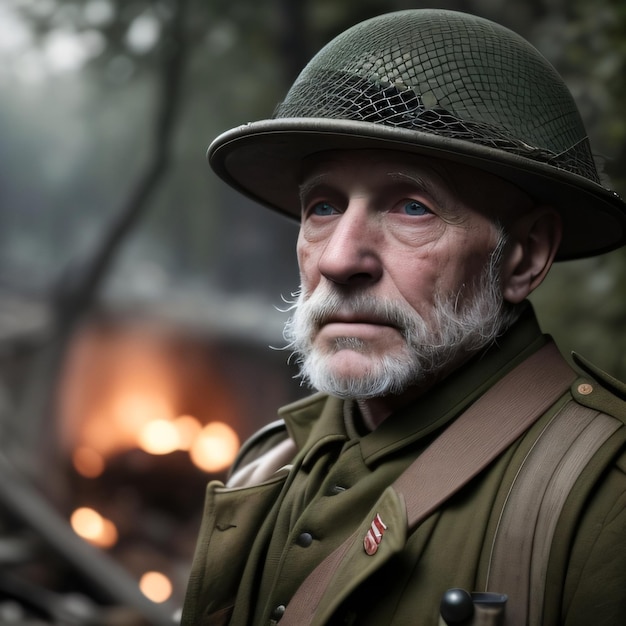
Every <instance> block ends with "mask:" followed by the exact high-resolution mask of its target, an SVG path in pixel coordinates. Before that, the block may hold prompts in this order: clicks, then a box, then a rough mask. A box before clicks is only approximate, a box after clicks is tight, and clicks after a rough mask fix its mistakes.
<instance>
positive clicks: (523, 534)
mask: <svg viewBox="0 0 626 626" xmlns="http://www.w3.org/2000/svg"><path fill="white" fill-rule="evenodd" d="M620 426H621V423H620V422H619V421H618V420H616V419H614V418H612V417H609V416H608V415H605V414H603V413H599V412H598V411H594V410H593V409H589V408H587V407H585V406H581V405H579V404H576V403H575V402H573V401H571V402H568V403H567V404H566V405H565V406H564V407H563V409H562V410H561V411H560V412H559V413H558V414H556V415H555V416H554V418H553V419H552V420H551V422H550V423H549V424H548V425H547V426H546V428H545V429H544V430H543V431H542V433H541V434H540V435H539V437H538V438H537V440H536V441H535V443H534V444H533V447H532V448H531V449H530V450H529V452H528V454H527V455H526V457H525V458H524V461H523V462H522V464H521V466H520V469H519V471H518V474H517V476H516V477H515V481H514V482H513V484H512V486H511V488H510V490H509V493H508V494H507V499H506V502H505V505H504V507H503V509H502V514H501V517H500V520H499V521H498V528H497V530H496V533H495V536H494V540H493V545H492V551H491V556H490V566H489V572H488V574H487V581H486V587H485V588H486V589H491V588H493V590H494V591H496V590H497V591H498V592H499V593H505V594H507V595H508V596H509V601H508V603H507V610H506V623H507V624H511V625H516V626H518V625H520V624H540V623H541V619H542V612H543V597H544V588H545V580H546V573H547V566H548V557H549V555H550V546H551V544H552V538H553V537H554V533H555V531H556V525H557V521H558V518H559V516H560V514H561V511H562V510H563V506H564V504H565V500H566V499H567V496H568V495H569V493H570V491H571V489H572V487H573V485H574V483H575V482H576V480H577V478H578V477H579V476H580V473H581V471H582V470H583V469H584V467H585V466H586V465H587V464H588V463H589V461H590V459H591V458H592V457H593V455H594V454H595V453H596V452H597V450H598V449H599V448H600V446H602V445H603V444H604V443H605V442H606V441H607V439H608V438H609V437H610V436H611V435H612V434H613V433H614V432H615V431H616V430H617V429H618V428H619V427H620ZM513 563H514V564H515V566H514V567H512V566H511V564H513Z"/></svg>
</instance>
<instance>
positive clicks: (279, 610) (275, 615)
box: [270, 604, 287, 622]
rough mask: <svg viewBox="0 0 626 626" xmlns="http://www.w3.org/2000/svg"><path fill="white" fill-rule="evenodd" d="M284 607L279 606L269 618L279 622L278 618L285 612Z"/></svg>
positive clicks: (282, 605)
mask: <svg viewBox="0 0 626 626" xmlns="http://www.w3.org/2000/svg"><path fill="white" fill-rule="evenodd" d="M286 610H287V609H286V607H285V605H284V604H279V605H278V606H277V607H276V608H275V609H274V610H273V611H272V614H271V615H270V618H271V619H273V620H274V621H275V622H278V621H280V618H281V617H282V616H283V615H284V614H285V611H286Z"/></svg>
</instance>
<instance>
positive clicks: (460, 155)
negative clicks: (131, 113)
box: [207, 118, 626, 261]
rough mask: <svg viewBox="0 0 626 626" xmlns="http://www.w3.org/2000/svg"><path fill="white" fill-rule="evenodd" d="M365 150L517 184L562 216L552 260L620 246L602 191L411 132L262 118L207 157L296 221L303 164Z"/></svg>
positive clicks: (615, 213)
mask: <svg viewBox="0 0 626 626" xmlns="http://www.w3.org/2000/svg"><path fill="white" fill-rule="evenodd" d="M364 149H378V150H395V151H401V152H407V153H411V154H416V155H422V156H431V157H436V158H439V159H445V160H447V161H451V162H454V163H460V164H463V165H468V166H471V167H475V168H478V169H480V170H483V171H485V172H488V173H490V174H494V175H496V176H499V177H501V178H502V179H504V180H507V181H509V182H511V183H513V184H515V185H517V186H518V187H519V188H520V189H523V190H524V191H525V192H526V193H527V194H529V195H530V196H531V197H532V198H533V199H534V200H535V202H538V203H541V204H547V205H550V206H552V207H554V208H555V209H556V210H557V211H559V213H560V215H561V216H562V220H563V239H562V242H561V246H560V248H559V251H558V253H557V257H556V260H560V261H563V260H570V259H577V258H582V257H588V256H594V255H597V254H602V253H605V252H609V251H611V250H614V249H616V248H618V247H620V246H622V245H624V243H625V242H626V205H625V204H624V203H623V201H622V200H621V199H620V197H619V196H618V195H617V194H616V193H614V192H612V191H610V190H608V189H605V188H604V187H603V186H601V185H599V184H597V183H594V182H593V181H590V180H588V179H586V178H584V177H582V176H578V175H576V174H573V173H571V172H568V171H565V170H562V169H559V168H556V167H554V166H552V165H549V164H545V163H540V162H537V161H534V160H531V159H528V158H526V157H522V156H517V155H514V154H510V153H508V152H504V151H502V150H498V149H495V148H491V147H487V146H481V145H477V144H475V143H470V142H468V141H464V140H460V139H453V138H448V137H440V136H436V135H432V134H429V133H424V132H420V131H416V130H407V129H403V128H395V127H389V126H382V125H379V124H372V123H368V122H360V121H351V120H336V119H325V118H281V119H275V120H263V121H259V122H252V123H250V124H246V125H243V126H239V127H237V128H234V129H232V130H229V131H227V132H225V133H223V134H221V135H220V136H219V137H217V138H216V139H215V140H214V141H213V143H212V144H211V145H210V146H209V149H208V153H207V158H208V160H209V163H210V164H211V167H212V168H213V170H214V171H215V173H216V174H217V175H218V176H219V177H220V178H221V179H223V180H224V181H225V182H226V183H228V184H229V185H230V186H232V187H234V188H235V189H237V190H238V191H240V192H241V193H243V194H245V195H246V196H248V197H250V198H251V199H253V200H255V201H257V202H259V203H260V204H263V205H265V206H267V207H269V208H271V209H274V210H276V211H279V212H280V213H282V214H284V215H287V216H288V217H291V218H294V219H296V220H299V219H300V198H299V186H300V183H301V164H302V161H303V159H304V158H306V157H307V156H311V155H313V154H316V153H320V152H325V151H329V150H364Z"/></svg>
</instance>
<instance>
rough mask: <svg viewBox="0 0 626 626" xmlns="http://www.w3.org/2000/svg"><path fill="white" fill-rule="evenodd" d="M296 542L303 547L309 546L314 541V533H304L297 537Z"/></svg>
mask: <svg viewBox="0 0 626 626" xmlns="http://www.w3.org/2000/svg"><path fill="white" fill-rule="evenodd" d="M296 543H297V544H298V545H299V546H300V547H301V548H308V547H309V546H310V545H311V544H312V543H313V535H312V534H311V533H302V534H301V535H300V536H299V537H298V538H297V539H296Z"/></svg>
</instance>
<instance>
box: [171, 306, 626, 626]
mask: <svg viewBox="0 0 626 626" xmlns="http://www.w3.org/2000/svg"><path fill="white" fill-rule="evenodd" d="M547 341H549V338H547V337H545V336H543V335H542V334H541V333H540V331H539V328H538V326H537V323H536V320H535V318H534V315H533V313H532V311H531V310H530V309H529V310H528V311H527V312H526V314H525V315H524V316H523V317H522V319H521V320H520V321H519V322H518V323H517V324H515V325H514V327H513V328H512V329H511V330H509V331H508V332H507V334H506V335H505V336H504V337H503V338H502V339H501V340H500V341H499V342H498V345H497V346H496V347H494V348H491V349H489V350H488V351H487V352H486V353H485V354H482V355H479V356H478V357H476V358H474V359H473V360H472V362H471V363H469V364H468V365H466V366H464V367H462V368H460V369H459V370H458V371H457V372H455V373H454V374H452V375H451V376H449V377H448V378H446V379H445V380H444V381H442V382H441V383H439V384H438V385H437V387H436V388H434V389H433V390H432V391H430V392H428V393H427V394H425V395H424V396H422V397H421V398H420V399H419V400H418V401H417V402H416V403H414V404H413V405H411V406H409V407H407V408H405V409H403V410H401V411H399V412H398V413H397V414H395V415H393V416H391V417H389V418H388V419H387V420H386V421H385V422H383V423H382V424H381V425H380V426H379V427H378V428H377V429H376V430H374V431H372V432H367V431H366V430H365V429H364V428H363V426H362V422H361V420H360V419H359V417H358V414H357V412H356V411H355V409H354V407H353V406H352V405H351V403H350V402H348V401H341V400H339V399H337V398H332V397H327V396H324V395H321V394H318V395H314V396H312V397H310V398H307V399H305V400H302V401H299V402H296V403H294V404H293V405H290V406H288V407H286V408H284V409H282V410H281V417H282V418H283V419H284V421H285V423H286V428H287V431H288V433H289V436H290V438H286V433H285V430H284V428H281V427H279V428H273V429H269V430H268V431H266V432H265V433H262V434H260V435H259V436H257V437H255V438H253V440H252V442H251V443H249V444H248V445H247V446H244V450H243V452H242V455H241V457H242V458H241V460H240V462H239V463H238V467H239V468H240V469H239V472H238V473H235V475H234V476H233V479H232V485H227V486H224V485H223V484H222V483H220V482H216V481H214V482H211V483H210V484H209V485H208V488H207V498H206V505H205V513H204V518H203V523H202V528H201V531H200V537H199V541H198V545H197V550H196V555H195V558H194V563H193V567H192V573H191V576H190V580H189V586H188V591H187V597H186V601H185V606H184V610H183V620H182V623H183V624H185V625H209V624H211V625H218V624H233V625H235V626H248V625H255V626H256V625H257V624H258V625H260V624H276V623H278V622H279V621H280V618H281V616H282V614H283V612H284V607H285V606H286V605H288V603H289V601H290V599H291V598H292V596H293V594H294V593H295V591H296V589H297V588H298V586H299V585H300V584H301V583H302V582H303V580H304V579H305V578H306V576H307V575H308V574H309V573H310V571H311V570H312V569H313V568H314V567H315V566H316V565H317V564H318V563H319V562H320V561H322V560H323V559H324V557H325V556H327V555H328V554H329V553H330V552H332V551H333V550H334V549H335V548H336V547H337V546H339V545H340V544H341V543H342V542H343V541H344V539H346V538H347V537H348V536H350V535H351V534H352V533H353V532H354V531H355V530H356V529H357V528H359V527H364V528H366V527H367V526H368V525H369V523H370V522H371V521H372V514H373V513H379V514H380V516H381V518H382V519H383V520H384V522H385V524H386V525H387V527H388V529H389V530H388V531H387V533H386V534H385V537H384V541H385V542H387V543H386V546H387V548H389V547H391V548H392V549H387V550H385V551H382V552H384V554H380V555H378V554H377V555H374V556H373V557H369V556H367V555H366V554H365V553H364V552H362V553H360V554H358V555H353V556H352V557H350V558H346V559H345V560H344V561H343V562H342V565H341V570H340V571H339V574H338V576H337V578H336V579H335V580H336V581H338V582H337V583H336V584H334V585H333V587H332V588H331V589H330V590H328V592H327V594H326V595H325V596H324V599H323V601H322V603H321V604H320V606H319V609H318V614H317V615H316V619H315V623H316V624H356V625H359V626H384V625H386V624H393V625H405V624H406V625H415V626H437V625H438V624H439V623H440V621H439V620H440V615H439V603H440V600H441V597H442V595H443V594H444V592H445V591H446V590H447V589H449V588H454V587H460V588H463V589H467V590H469V591H484V590H485V588H486V586H487V583H486V581H487V578H488V568H489V558H490V551H491V546H492V541H493V536H494V532H495V529H496V526H497V524H498V518H499V516H500V513H501V511H502V509H503V506H504V503H505V501H506V498H507V493H508V491H509V487H510V486H511V484H512V482H513V481H514V479H515V476H516V474H517V473H518V471H519V468H520V464H521V463H522V460H523V459H524V458H525V456H526V455H527V453H528V451H529V450H530V449H531V448H532V446H533V443H534V441H535V440H536V438H537V435H538V433H539V432H541V430H542V429H543V428H544V427H545V425H546V423H547V422H548V421H549V420H550V419H551V418H552V417H553V416H554V415H555V413H556V412H557V411H558V410H559V408H560V407H562V406H563V404H564V403H565V402H568V401H571V400H572V398H573V399H574V401H575V402H577V403H583V404H587V405H589V406H594V408H596V409H599V410H601V411H603V412H604V413H607V414H609V415H611V416H615V417H617V418H618V419H619V420H620V422H622V423H623V422H625V421H626V389H625V388H624V386H623V385H621V384H620V383H618V382H617V381H614V380H612V379H610V378H609V377H607V376H606V375H602V374H601V373H599V372H597V371H596V370H595V369H593V368H590V366H587V365H584V366H583V369H584V370H585V371H583V372H582V373H581V374H579V378H578V379H577V380H576V381H575V382H574V384H573V385H572V387H571V389H570V390H569V391H568V392H567V393H565V394H564V396H563V397H562V398H561V399H560V400H558V401H557V402H556V403H555V405H554V406H553V407H551V408H550V409H549V410H548V411H547V412H546V413H545V414H544V415H543V416H541V417H540V418H539V420H538V421H537V422H536V423H535V424H534V425H533V426H532V427H531V428H530V429H529V430H528V431H527V433H526V434H525V435H523V436H522V437H521V438H519V439H518V440H517V441H516V442H515V443H514V444H513V445H511V446H510V447H509V448H508V449H507V450H506V451H505V452H504V453H502V454H501V455H500V456H499V457H498V458H497V459H496V461H495V462H493V463H492V464H491V465H489V466H488V467H487V468H486V469H485V470H483V471H482V472H481V473H480V474H479V475H478V476H477V477H476V478H474V479H473V480H472V481H470V482H469V483H468V484H467V485H466V486H465V487H463V488H462V489H461V491H460V492H458V493H457V494H456V495H454V496H453V497H451V498H450V499H449V500H448V501H447V502H446V503H445V504H444V505H443V506H442V507H440V508H439V510H437V511H435V512H434V513H433V514H431V515H430V516H429V517H427V518H426V519H425V520H424V521H423V522H422V523H421V524H419V526H418V527H417V529H416V530H415V531H414V532H412V533H408V532H407V528H406V524H407V522H406V513H405V511H404V509H403V507H402V501H401V499H398V498H394V494H393V490H389V489H387V487H388V486H389V485H390V484H391V483H392V482H393V481H394V480H395V479H396V478H397V477H398V475H399V474H400V473H401V472H402V471H404V470H405V469H406V467H407V466H408V465H409V464H410V463H411V462H412V461H413V460H414V459H415V458H416V457H417V456H418V455H419V453H420V451H421V450H423V449H424V448H425V447H427V446H428V444H429V442H430V441H432V439H433V437H434V436H436V434H438V433H439V432H440V431H441V430H443V429H444V428H445V425H446V424H448V423H450V422H451V421H452V420H454V418H455V417H457V416H458V415H459V414H460V413H461V412H462V411H463V410H464V409H465V408H467V406H468V405H470V404H471V403H472V402H473V401H474V400H475V399H476V398H478V397H479V396H481V395H482V394H483V393H484V392H485V391H486V390H487V389H488V388H490V387H491V386H492V385H493V384H494V383H495V382H496V381H497V380H498V379H500V378H501V377H502V376H503V375H504V374H506V373H507V372H508V371H510V370H511V369H512V368H513V367H515V366H516V365H517V364H519V363H520V362H522V361H523V360H524V359H526V358H527V357H528V356H529V355H530V354H532V353H534V352H535V351H536V350H537V349H539V348H540V347H541V346H542V345H544V344H545V343H546V342H547ZM592 369H593V371H592ZM581 384H583V387H581ZM584 385H587V386H586V387H585V386H584ZM579 389H585V393H584V394H581V393H579V391H578V390H579ZM589 389H592V390H593V391H592V392H591V393H589ZM528 393H529V394H532V393H533V390H532V389H528ZM625 430H626V428H624V427H620V428H618V429H617V431H616V433H615V434H614V435H613V436H612V437H610V438H609V441H608V442H607V444H606V445H604V446H603V447H602V448H601V450H600V451H599V453H597V454H596V455H595V456H594V458H593V460H592V462H590V463H589V464H588V465H587V467H585V469H584V470H583V471H582V473H581V474H580V476H579V478H578V479H577V481H576V483H575V485H574V487H573V488H572V490H571V492H570V495H569V497H568V498H567V500H566V503H565V506H564V509H563V511H562V513H561V515H560V517H559V521H558V526H557V528H556V533H555V535H554V539H553V541H552V545H551V550H550V555H549V559H546V564H547V572H546V575H545V580H546V583H545V595H544V597H543V599H542V609H541V612H542V618H541V619H540V620H538V619H537V618H535V619H537V623H532V624H530V626H539V622H540V623H541V624H542V625H544V626H552V625H557V624H560V625H561V624H562V625H565V626H621V625H623V624H624V623H626V621H625V620H626V510H625V506H624V505H625V503H626V453H625V452H624V440H625V436H624V431H625ZM277 441H278V442H279V443H278V444H277V445H276V442H277ZM294 442H295V448H296V449H297V454H295V457H294V458H293V459H292V458H291V457H292V456H293V453H292V451H291V450H292V447H293V443H294ZM267 448H270V450H269V452H268V453H267V454H265V455H263V454H262V453H264V452H265V450H267ZM251 459H253V460H252V461H251ZM268 459H269V460H268ZM281 465H286V466H285V467H282V468H281ZM268 468H269V470H268ZM416 489H419V485H416ZM390 491H391V493H390ZM529 532H532V529H529ZM510 566H511V567H513V568H515V567H517V564H516V563H511V564H510ZM489 591H494V592H497V591H499V590H498V588H497V581H491V580H490V581H489ZM513 626H521V625H517V624H514V625H513Z"/></svg>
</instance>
